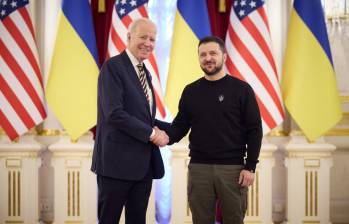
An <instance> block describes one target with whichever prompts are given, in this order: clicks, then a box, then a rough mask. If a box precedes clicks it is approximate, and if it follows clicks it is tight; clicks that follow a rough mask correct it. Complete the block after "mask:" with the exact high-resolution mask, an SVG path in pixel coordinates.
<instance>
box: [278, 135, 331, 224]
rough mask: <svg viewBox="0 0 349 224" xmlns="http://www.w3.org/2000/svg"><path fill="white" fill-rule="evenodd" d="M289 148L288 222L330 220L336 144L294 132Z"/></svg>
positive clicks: (322, 221) (287, 147) (287, 163)
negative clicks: (311, 138)
mask: <svg viewBox="0 0 349 224" xmlns="http://www.w3.org/2000/svg"><path fill="white" fill-rule="evenodd" d="M285 148H286V151H287V152H288V155H287V158H286V167H287V170H288V176H287V182H288V183H287V189H288V190H287V197H288V199H287V221H288V223H292V224H293V223H319V224H320V223H321V224H323V223H324V224H325V223H326V224H327V223H330V208H329V205H330V168H331V167H332V152H333V151H334V150H335V149H336V147H335V146H334V145H331V144H327V143H325V142H317V143H313V144H310V143H307V142H306V141H305V139H304V137H302V136H293V137H292V139H291V141H290V142H289V143H288V144H287V145H286V147H285Z"/></svg>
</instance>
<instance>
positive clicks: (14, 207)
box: [12, 171, 16, 216]
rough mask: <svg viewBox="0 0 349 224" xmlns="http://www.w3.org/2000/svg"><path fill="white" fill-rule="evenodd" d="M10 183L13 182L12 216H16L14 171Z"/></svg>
mask: <svg viewBox="0 0 349 224" xmlns="http://www.w3.org/2000/svg"><path fill="white" fill-rule="evenodd" d="M12 182H13V189H12V194H13V204H12V207H13V216H16V173H15V171H12Z"/></svg>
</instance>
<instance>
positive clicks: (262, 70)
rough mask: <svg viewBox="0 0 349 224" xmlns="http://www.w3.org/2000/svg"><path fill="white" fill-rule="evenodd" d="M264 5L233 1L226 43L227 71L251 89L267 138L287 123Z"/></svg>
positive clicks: (258, 0)
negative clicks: (274, 129) (285, 121)
mask: <svg viewBox="0 0 349 224" xmlns="http://www.w3.org/2000/svg"><path fill="white" fill-rule="evenodd" d="M264 5H265V4H264V0H234V2H233V5H232V8H231V13H230V19H229V20H230V21H229V26H228V31H227V35H226V41H225V44H226V50H227V55H228V57H227V60H226V63H225V68H226V71H228V72H229V73H230V74H231V75H233V76H235V77H237V78H239V79H242V80H244V81H246V82H247V83H249V84H250V85H251V86H252V88H253V90H254V92H255V94H256V99H257V102H258V105H259V109H260V113H261V116H262V124H263V133H264V134H266V133H268V132H269V131H270V130H271V129H273V128H274V127H276V126H278V125H279V124H280V123H281V122H282V121H283V120H284V117H285V112H284V107H283V105H282V98H281V91H280V83H279V77H278V74H277V69H276V65H275V62H274V58H273V55H272V50H271V38H270V30H269V25H268V19H267V15H266V12H265V9H264V7H265V6H264Z"/></svg>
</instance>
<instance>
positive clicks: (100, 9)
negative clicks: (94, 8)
mask: <svg viewBox="0 0 349 224" xmlns="http://www.w3.org/2000/svg"><path fill="white" fill-rule="evenodd" d="M98 12H99V13H103V12H105V0H98Z"/></svg>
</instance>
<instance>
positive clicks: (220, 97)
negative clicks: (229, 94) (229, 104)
mask: <svg viewBox="0 0 349 224" xmlns="http://www.w3.org/2000/svg"><path fill="white" fill-rule="evenodd" d="M223 100H224V96H223V95H222V94H221V95H219V96H218V101H219V102H223Z"/></svg>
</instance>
